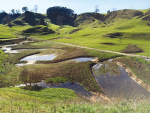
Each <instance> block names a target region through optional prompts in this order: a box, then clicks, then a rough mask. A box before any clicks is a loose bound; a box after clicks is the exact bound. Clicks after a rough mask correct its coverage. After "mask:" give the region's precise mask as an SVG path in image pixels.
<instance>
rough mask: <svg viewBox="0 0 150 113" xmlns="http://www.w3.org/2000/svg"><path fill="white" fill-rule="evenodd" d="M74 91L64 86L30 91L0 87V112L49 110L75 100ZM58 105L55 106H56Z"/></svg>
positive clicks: (18, 112) (39, 112)
mask: <svg viewBox="0 0 150 113" xmlns="http://www.w3.org/2000/svg"><path fill="white" fill-rule="evenodd" d="M76 98H77V96H76V95H75V92H74V91H72V90H69V89H64V88H46V89H42V90H40V91H30V90H25V89H22V88H1V89H0V112H15V113H21V112H33V111H34V112H38V113H41V112H47V113H48V112H51V111H52V110H53V108H54V106H55V104H57V105H62V104H63V102H68V103H69V101H71V100H75V99H76ZM57 107H58V106H56V108H57Z"/></svg>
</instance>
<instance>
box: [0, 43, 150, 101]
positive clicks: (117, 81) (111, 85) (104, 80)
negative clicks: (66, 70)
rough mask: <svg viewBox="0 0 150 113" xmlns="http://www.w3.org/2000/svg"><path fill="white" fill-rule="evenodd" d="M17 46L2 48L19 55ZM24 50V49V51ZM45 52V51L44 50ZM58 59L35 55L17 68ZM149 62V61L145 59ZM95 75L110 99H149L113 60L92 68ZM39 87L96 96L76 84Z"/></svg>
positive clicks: (144, 90)
mask: <svg viewBox="0 0 150 113" xmlns="http://www.w3.org/2000/svg"><path fill="white" fill-rule="evenodd" d="M16 45H17V44H11V45H5V46H2V48H1V49H2V50H3V51H4V52H5V53H18V52H19V50H11V49H12V48H11V46H16ZM22 50H23V49H22ZM43 50H44V49H43ZM55 57H56V55H55V54H49V55H41V54H35V55H30V56H27V57H25V58H23V59H21V61H27V62H28V63H26V64H16V66H22V65H28V64H34V62H36V61H38V60H53V59H54V58H55ZM72 60H74V61H76V62H85V61H92V60H95V59H93V58H76V59H72ZM145 60H149V59H145ZM92 71H93V75H94V77H95V79H96V81H97V83H98V84H99V85H100V86H101V88H102V89H103V91H104V93H105V94H106V96H107V97H108V98H110V99H111V98H122V99H136V98H140V97H142V98H143V97H146V98H147V97H149V96H150V92H148V91H147V90H146V89H144V88H143V87H141V86H140V85H139V84H137V83H136V82H135V81H134V80H132V79H131V78H130V77H129V76H128V74H127V72H126V71H125V70H124V69H123V68H122V67H119V66H117V64H115V63H114V62H113V61H112V60H108V61H104V62H101V63H100V62H99V63H97V64H96V65H94V66H93V68H92ZM38 85H39V86H42V87H46V88H50V87H55V88H57V87H61V88H68V89H72V90H74V91H75V92H76V93H78V94H80V95H82V96H85V97H88V98H90V97H91V96H95V95H94V94H92V93H91V92H89V91H87V90H86V89H85V88H84V87H83V86H81V85H79V84H77V83H74V84H71V83H70V82H68V83H61V84H59V85H53V86H52V85H46V84H45V83H38Z"/></svg>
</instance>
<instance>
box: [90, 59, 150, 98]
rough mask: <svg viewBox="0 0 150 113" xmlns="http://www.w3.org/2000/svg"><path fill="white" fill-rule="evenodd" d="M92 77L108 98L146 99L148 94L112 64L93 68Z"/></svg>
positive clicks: (109, 62)
mask: <svg viewBox="0 0 150 113" xmlns="http://www.w3.org/2000/svg"><path fill="white" fill-rule="evenodd" d="M92 70H93V75H94V77H95V79H96V80H97V82H98V84H99V85H100V86H101V87H102V89H103V91H104V92H105V94H106V96H107V97H108V98H110V99H111V98H121V99H136V98H148V97H150V92H148V91H147V90H146V89H144V88H143V87H141V86H140V85H139V84H137V83H136V82H135V81H134V80H132V79H131V78H130V77H129V76H128V74H127V72H126V71H125V70H124V69H123V68H122V67H119V66H117V64H115V63H114V62H111V61H106V62H103V63H97V64H96V65H94V66H93V69H92Z"/></svg>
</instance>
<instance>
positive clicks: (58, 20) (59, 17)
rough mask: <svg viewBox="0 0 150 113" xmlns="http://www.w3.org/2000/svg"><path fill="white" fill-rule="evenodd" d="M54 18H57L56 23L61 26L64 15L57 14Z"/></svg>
mask: <svg viewBox="0 0 150 113" xmlns="http://www.w3.org/2000/svg"><path fill="white" fill-rule="evenodd" d="M56 19H57V23H58V25H59V26H61V25H62V23H63V21H64V19H65V18H64V16H61V15H58V16H57V18H56Z"/></svg>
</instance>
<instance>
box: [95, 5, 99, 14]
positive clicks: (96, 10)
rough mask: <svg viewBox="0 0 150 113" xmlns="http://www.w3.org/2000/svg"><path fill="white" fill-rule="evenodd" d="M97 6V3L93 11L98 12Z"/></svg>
mask: <svg viewBox="0 0 150 113" xmlns="http://www.w3.org/2000/svg"><path fill="white" fill-rule="evenodd" d="M98 7H99V6H98V5H96V6H95V13H98V12H99V9H98Z"/></svg>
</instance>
